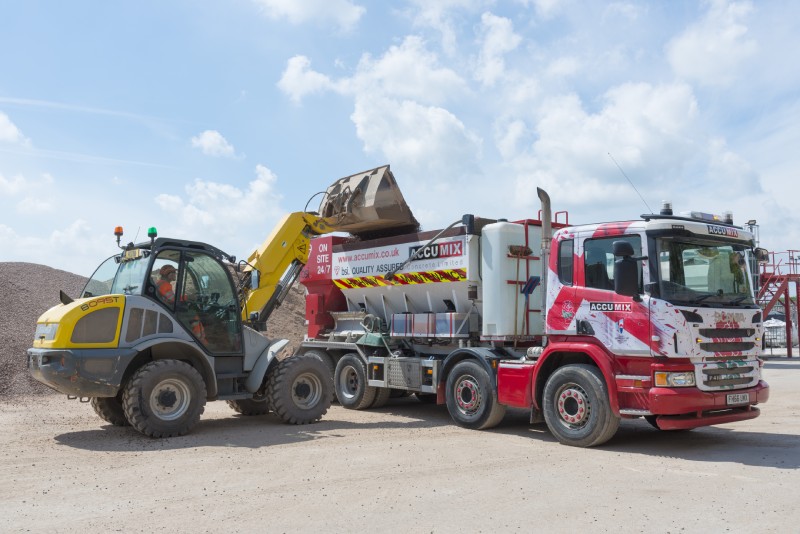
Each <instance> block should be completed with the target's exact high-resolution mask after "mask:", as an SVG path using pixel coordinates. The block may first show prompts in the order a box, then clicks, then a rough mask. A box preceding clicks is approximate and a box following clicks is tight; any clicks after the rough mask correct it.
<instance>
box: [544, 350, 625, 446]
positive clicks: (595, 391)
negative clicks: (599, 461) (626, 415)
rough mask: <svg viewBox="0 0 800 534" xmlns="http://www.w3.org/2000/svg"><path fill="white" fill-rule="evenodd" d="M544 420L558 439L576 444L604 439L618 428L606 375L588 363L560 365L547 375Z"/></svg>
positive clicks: (567, 443)
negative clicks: (610, 400)
mask: <svg viewBox="0 0 800 534" xmlns="http://www.w3.org/2000/svg"><path fill="white" fill-rule="evenodd" d="M544 420H545V422H546V423H547V427H548V428H549V429H550V432H552V433H553V435H554V436H555V437H556V439H557V440H558V441H560V442H561V443H563V444H565V445H571V446H573V447H593V446H595V445H600V444H602V443H605V442H606V441H608V440H609V439H611V438H612V437H613V436H614V434H615V433H616V432H617V429H618V428H619V417H617V416H615V415H614V413H613V412H612V411H611V403H610V402H609V400H608V390H607V388H606V383H605V380H604V379H603V375H602V374H601V373H600V370H599V369H598V368H597V367H594V366H591V365H585V364H575V365H567V366H565V367H561V368H560V369H557V370H556V371H555V372H554V373H553V374H552V375H551V376H550V378H548V379H547V383H546V384H545V386H544Z"/></svg>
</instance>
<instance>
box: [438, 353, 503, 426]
mask: <svg viewBox="0 0 800 534" xmlns="http://www.w3.org/2000/svg"><path fill="white" fill-rule="evenodd" d="M446 387H447V389H446V398H447V411H448V412H450V416H451V417H452V418H453V420H454V421H455V422H456V423H458V424H459V425H461V426H463V427H466V428H474V429H478V430H482V429H485V428H492V427H494V426H497V425H498V424H500V421H502V420H503V416H504V415H505V414H506V407H505V406H504V405H502V404H500V403H498V402H497V392H496V391H495V389H494V388H493V387H492V382H491V378H490V376H489V373H488V372H487V371H486V369H484V368H483V366H481V365H480V364H479V363H478V362H474V361H470V360H466V361H463V362H461V363H459V364H457V365H456V366H455V367H454V368H453V370H452V372H451V373H450V374H449V375H448V377H447V386H446Z"/></svg>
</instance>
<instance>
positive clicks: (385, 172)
mask: <svg viewBox="0 0 800 534" xmlns="http://www.w3.org/2000/svg"><path fill="white" fill-rule="evenodd" d="M319 214H320V216H321V217H323V218H324V219H325V222H327V223H328V224H330V225H331V226H332V227H334V228H336V230H337V231H341V232H348V233H350V234H353V235H355V236H358V237H361V238H363V239H374V238H376V237H389V236H395V235H401V234H407V233H410V232H416V231H418V230H419V223H418V222H417V220H416V219H415V218H414V215H413V214H412V213H411V209H410V208H409V207H408V204H406V201H405V200H404V199H403V194H402V193H401V192H400V189H399V188H398V187H397V182H396V181H395V179H394V176H393V175H392V171H391V170H389V166H388V165H385V166H383V167H378V168H377V169H372V170H369V171H366V172H360V173H358V174H353V175H352V176H346V177H344V178H340V179H339V180H336V182H334V183H333V184H332V185H331V186H330V187H329V188H328V190H327V191H326V194H325V198H324V199H323V201H322V203H321V204H320V207H319Z"/></svg>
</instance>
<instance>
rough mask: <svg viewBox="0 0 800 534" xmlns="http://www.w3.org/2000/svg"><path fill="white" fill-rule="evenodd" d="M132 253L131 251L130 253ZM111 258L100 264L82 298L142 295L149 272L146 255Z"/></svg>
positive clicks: (87, 284) (82, 293)
mask: <svg viewBox="0 0 800 534" xmlns="http://www.w3.org/2000/svg"><path fill="white" fill-rule="evenodd" d="M128 252H131V251H128ZM126 255H127V256H128V257H127V258H126V257H125V255H120V254H118V255H116V256H111V257H110V258H108V259H107V260H106V261H104V262H103V263H101V264H100V267H98V268H97V270H96V271H95V272H94V274H93V275H92V277H91V278H89V281H88V282H87V283H86V286H85V287H84V288H83V291H82V292H81V298H85V297H98V296H101V295H119V294H123V295H141V294H142V286H143V285H144V277H145V274H146V272H147V258H146V256H145V255H144V254H126Z"/></svg>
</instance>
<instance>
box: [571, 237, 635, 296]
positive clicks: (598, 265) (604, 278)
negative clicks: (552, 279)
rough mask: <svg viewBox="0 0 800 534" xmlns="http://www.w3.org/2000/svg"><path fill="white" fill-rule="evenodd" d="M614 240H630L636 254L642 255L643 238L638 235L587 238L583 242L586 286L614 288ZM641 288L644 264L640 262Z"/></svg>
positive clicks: (610, 289) (611, 289)
mask: <svg viewBox="0 0 800 534" xmlns="http://www.w3.org/2000/svg"><path fill="white" fill-rule="evenodd" d="M614 241H628V242H629V243H630V244H631V245H632V246H633V253H634V255H636V256H641V255H642V239H641V237H639V236H638V235H626V236H615V237H603V238H599V239H587V240H586V241H584V243H583V269H584V271H583V272H584V275H585V280H584V284H585V286H586V287H593V288H596V289H606V290H609V291H613V290H614V261H616V258H615V257H614V252H613V246H614ZM638 272H639V289H640V290H641V287H642V266H641V264H639V269H638Z"/></svg>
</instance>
